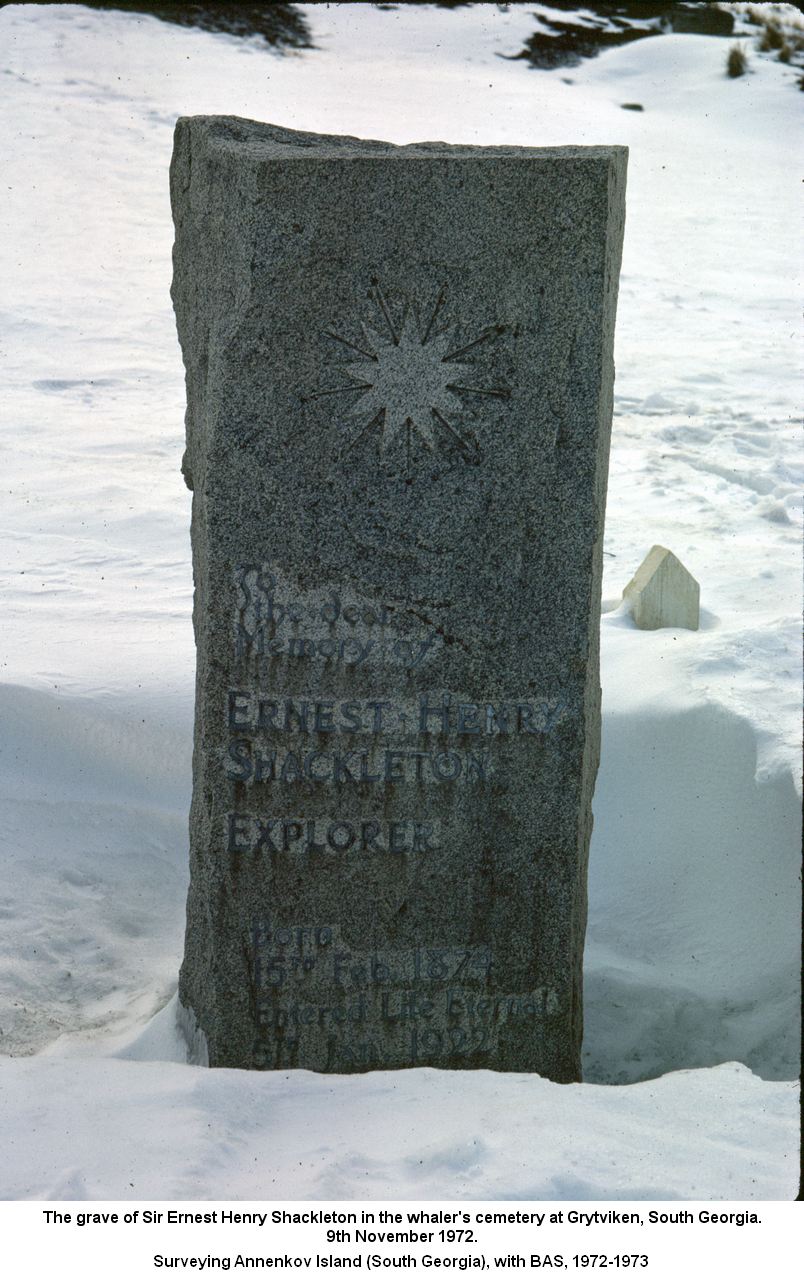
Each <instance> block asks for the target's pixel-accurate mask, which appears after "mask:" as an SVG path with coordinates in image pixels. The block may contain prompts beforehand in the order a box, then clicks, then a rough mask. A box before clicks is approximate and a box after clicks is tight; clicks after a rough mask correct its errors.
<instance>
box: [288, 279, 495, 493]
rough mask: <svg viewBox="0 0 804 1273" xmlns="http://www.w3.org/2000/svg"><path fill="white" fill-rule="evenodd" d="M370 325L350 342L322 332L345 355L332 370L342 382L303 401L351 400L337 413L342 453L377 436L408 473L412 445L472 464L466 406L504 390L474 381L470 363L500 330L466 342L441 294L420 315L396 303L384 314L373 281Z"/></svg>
mask: <svg viewBox="0 0 804 1273" xmlns="http://www.w3.org/2000/svg"><path fill="white" fill-rule="evenodd" d="M371 299H372V308H373V314H372V320H371V321H370V322H360V324H359V326H360V333H361V334H360V335H359V336H358V337H356V338H355V339H351V337H349V336H346V335H344V334H343V333H342V332H339V331H334V330H326V331H324V333H323V335H324V336H325V337H326V338H327V339H328V340H331V341H333V342H335V343H336V344H338V345H339V346H340V347H341V349H342V350H343V349H346V350H348V351H349V353H350V354H351V355H353V356H352V357H350V358H349V359H348V360H347V361H346V362H339V363H338V364H337V365H338V367H339V369H340V370H341V371H343V372H344V373H345V374H346V375H347V376H348V377H349V380H350V382H351V383H350V384H344V385H334V386H332V387H331V388H325V389H322V390H319V391H318V392H317V393H313V394H311V395H310V397H312V398H318V397H323V396H325V395H329V394H333V395H353V396H354V401H352V402H351V403H350V404H349V405H348V406H347V407H346V408H345V412H344V416H343V419H344V422H345V424H346V425H347V426H348V427H347V429H346V431H345V448H344V449H345V452H347V453H348V452H349V451H351V450H352V448H354V447H358V446H360V445H362V444H365V443H367V442H369V441H370V439H371V438H373V437H374V436H375V435H377V434H379V449H380V454H381V456H383V457H389V456H391V455H396V456H398V455H400V453H404V455H405V456H406V460H407V467H408V468H409V467H410V460H411V452H412V449H413V448H415V447H419V448H424V449H425V450H426V451H430V452H434V453H435V452H437V451H438V450H439V449H440V448H441V447H442V445H443V444H444V443H446V442H449V443H451V444H452V446H453V447H455V448H457V450H458V452H459V453H460V454H461V455H463V457H464V458H465V459H474V458H475V456H476V446H475V445H474V440H473V439H472V438H471V436H467V428H466V424H467V416H468V415H470V414H471V406H470V405H469V404H470V403H474V404H475V405H477V403H478V402H479V401H480V400H481V399H482V398H483V397H492V398H507V397H508V396H509V394H510V390H509V389H507V388H502V387H498V386H494V385H487V384H485V383H483V384H478V383H474V381H475V380H476V376H477V368H476V366H475V364H474V362H473V360H472V357H471V355H473V354H474V352H475V351H477V350H478V349H479V348H480V347H481V346H484V345H486V344H487V343H489V342H491V341H493V340H495V339H496V338H497V337H498V336H499V335H500V334H501V333H502V331H503V328H502V327H499V326H490V327H486V328H483V329H481V330H480V331H479V332H477V333H476V334H475V335H474V336H471V337H467V335H466V334H465V332H464V331H463V328H462V327H461V326H460V325H459V324H458V323H457V322H456V321H455V320H453V319H451V318H450V317H449V314H448V307H447V289H446V287H445V286H442V287H440V288H439V289H438V291H437V294H436V297H435V300H434V301H433V302H432V303H431V304H430V305H429V306H428V307H427V308H426V309H424V310H422V309H421V308H420V307H419V306H418V305H417V304H416V303H415V302H412V301H411V300H410V298H408V297H406V298H404V301H403V304H402V307H401V310H400V309H399V308H397V310H396V312H393V311H392V307H391V305H390V304H389V302H388V300H387V298H386V296H385V295H384V294H383V291H382V290H381V288H380V285H379V283H378V282H376V281H374V282H373V286H372V293H371Z"/></svg>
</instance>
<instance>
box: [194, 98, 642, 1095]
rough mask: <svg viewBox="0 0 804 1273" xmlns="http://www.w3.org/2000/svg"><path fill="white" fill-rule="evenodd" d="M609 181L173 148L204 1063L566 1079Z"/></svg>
mask: <svg viewBox="0 0 804 1273" xmlns="http://www.w3.org/2000/svg"><path fill="white" fill-rule="evenodd" d="M625 158H626V152H625V151H624V150H622V149H619V148H616V147H615V148H611V149H609V148H591V149H562V150H531V149H516V148H483V149H480V148H472V147H464V146H447V145H444V144H441V143H428V144H423V145H417V146H407V147H400V148H396V147H393V146H388V145H385V144H383V143H378V142H363V141H357V140H355V139H353V138H332V137H318V136H313V135H309V134H303V133H293V132H288V131H286V130H282V129H278V128H273V127H270V126H268V125H261V124H253V123H249V122H246V121H243V120H237V119H228V118H197V119H184V120H180V121H179V124H178V126H177V131H176V146H175V153H174V160H173V167H172V196H173V207H174V216H175V222H176V248H175V279H174V288H173V296H174V301H175V306H176V312H177V317H178V327H179V334H180V338H181V344H182V349H183V353H184V359H185V364H186V369H187V397H188V411H187V434H188V440H187V453H186V457H185V474H186V477H187V480H188V482H189V483H190V484H191V485H192V487H193V489H194V499H193V552H194V572H195V587H196V594H195V632H196V643H197V649H198V674H197V709H196V739H195V761H194V795H193V807H192V814H191V844H192V847H191V853H192V862H191V867H192V878H191V887H190V896H189V901H188V919H187V941H186V953H185V960H184V964H183V967H182V972H181V979H180V996H181V1001H182V1003H183V1005H184V1006H185V1008H186V1009H187V1010H188V1011H190V1012H192V1014H194V1017H195V1020H196V1022H197V1024H198V1027H199V1029H200V1031H202V1032H203V1035H204V1036H205V1038H206V1044H207V1048H208V1055H209V1059H210V1062H211V1063H212V1064H215V1065H238V1066H264V1067H288V1066H301V1067H308V1068H310V1069H316V1070H332V1071H353V1070H363V1069H370V1068H393V1067H398V1066H408V1065H415V1064H419V1065H437V1066H447V1067H454V1068H461V1067H490V1068H498V1069H506V1070H535V1071H538V1072H540V1073H542V1074H544V1075H547V1076H549V1077H551V1078H554V1079H558V1080H573V1079H577V1078H578V1077H579V1073H580V1067H579V1052H580V1038H581V962H582V950H583V938H584V927H585V922H586V858H587V847H588V840H589V832H590V826H591V814H590V805H591V797H592V788H593V784H594V777H595V771H596V768H597V759H598V734H599V688H598V618H599V589H600V564H601V535H602V529H603V513H604V502H605V488H606V471H607V452H608V438H609V428H610V420H611V392H612V376H613V367H612V335H613V325H614V312H615V302H616V293H617V279H618V270H619V259H620V247H621V239H622V227H623V204H624V180H625Z"/></svg>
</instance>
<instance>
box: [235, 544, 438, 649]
mask: <svg viewBox="0 0 804 1273" xmlns="http://www.w3.org/2000/svg"><path fill="white" fill-rule="evenodd" d="M234 583H235V610H234V620H233V638H234V652H235V657H236V659H237V660H238V661H244V660H248V659H252V658H257V659H259V660H276V659H287V660H289V661H296V660H299V659H311V660H314V661H318V660H323V661H324V662H334V663H342V664H345V665H347V666H350V667H360V666H361V665H363V664H366V663H388V664H389V665H390V666H391V667H402V668H415V667H418V666H419V665H420V664H421V663H422V662H424V661H425V660H426V659H428V658H429V657H431V656H432V655H433V654H435V653H436V652H437V651H439V650H440V649H441V646H442V644H443V641H442V638H441V636H440V635H439V634H438V633H436V632H433V631H424V632H423V631H421V629H419V628H418V627H417V628H416V630H415V631H410V622H409V621H407V623H406V622H404V620H403V616H402V615H401V614H400V612H399V608H398V607H396V606H394V605H393V604H386V603H384V602H381V603H378V604H370V603H366V602H362V601H360V600H357V599H352V598H349V597H346V596H344V594H343V592H342V591H341V592H339V591H334V590H333V589H331V588H330V589H317V590H313V591H311V592H309V593H308V594H306V595H305V596H303V597H300V596H299V595H298V594H296V593H294V591H293V590H292V589H291V588H290V586H289V585H288V583H287V582H286V581H283V580H281V579H280V578H279V576H278V574H277V572H276V571H275V570H274V569H273V568H272V567H271V566H270V565H268V564H266V563H256V564H255V563H248V562H245V563H242V564H241V565H238V566H236V567H235V570H234Z"/></svg>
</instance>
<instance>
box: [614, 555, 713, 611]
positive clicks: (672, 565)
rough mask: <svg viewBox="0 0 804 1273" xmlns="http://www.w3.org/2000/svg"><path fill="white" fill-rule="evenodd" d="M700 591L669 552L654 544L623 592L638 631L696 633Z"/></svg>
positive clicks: (696, 582) (688, 573)
mask: <svg viewBox="0 0 804 1273" xmlns="http://www.w3.org/2000/svg"><path fill="white" fill-rule="evenodd" d="M700 596H701V589H700V586H699V584H698V581H697V580H696V579H693V577H692V575H691V574H690V572H689V571H688V570H687V568H686V567H685V566H682V564H681V562H680V561H679V560H678V557H676V556H675V554H674V553H671V552H670V550H669V548H662V546H661V545H660V544H654V545H653V547H652V548H651V550H650V552H649V553H648V555H647V557H646V558H645V560H644V561H643V563H642V565H641V566H640V567H639V570H638V571H637V572H636V574H635V575H634V577H633V579H632V580H631V582H630V583H629V584H627V585H626V587H625V589H624V590H623V599H624V600H626V601H630V603H631V614H632V615H633V619H634V623H635V624H636V626H637V627H638V628H648V629H653V628H691V629H692V631H693V632H697V630H698V626H699V617H700Z"/></svg>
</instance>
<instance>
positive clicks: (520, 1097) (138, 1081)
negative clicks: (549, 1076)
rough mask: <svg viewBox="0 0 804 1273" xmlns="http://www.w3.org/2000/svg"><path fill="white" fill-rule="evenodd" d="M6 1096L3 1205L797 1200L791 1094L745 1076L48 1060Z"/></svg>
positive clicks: (4, 1070) (17, 1069)
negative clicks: (561, 1076)
mask: <svg viewBox="0 0 804 1273" xmlns="http://www.w3.org/2000/svg"><path fill="white" fill-rule="evenodd" d="M0 1084H2V1089H3V1097H4V1102H5V1103H6V1106H7V1108H8V1110H9V1114H8V1116H7V1117H6V1118H5V1119H4V1123H5V1128H4V1133H5V1144H6V1146H7V1150H8V1152H7V1153H6V1154H4V1155H3V1159H2V1161H1V1162H0V1196H2V1197H5V1198H12V1199H25V1198H60V1199H98V1198H108V1197H114V1198H124V1199H126V1200H128V1199H132V1200H133V1199H141V1198H160V1199H171V1198H187V1199H190V1198H216V1199H225V1200H229V1201H240V1200H244V1199H252V1198H262V1199H272V1198H279V1199H283V1200H285V1199H287V1200H291V1199H309V1198H313V1199H319V1200H320V1199H325V1198H326V1199H344V1198H363V1199H366V1200H374V1199H377V1200H379V1199H395V1198H407V1199H414V1198H424V1199H434V1198H453V1199H460V1198H486V1199H494V1198H506V1199H518V1198H523V1199H525V1198H540V1199H543V1200H546V1201H549V1200H552V1199H562V1198H563V1199H566V1198H572V1199H577V1200H583V1199H587V1198H589V1199H591V1198H594V1199H598V1200H616V1199H620V1198H640V1199H648V1198H662V1199H665V1200H671V1199H674V1198H709V1199H713V1200H714V1199H726V1198H728V1199H742V1198H758V1199H763V1198H779V1197H781V1198H791V1197H793V1195H794V1193H795V1189H796V1180H797V1158H796V1154H795V1148H794V1125H795V1107H796V1097H795V1092H794V1091H793V1084H791V1083H763V1082H762V1081H761V1079H757V1078H754V1077H753V1076H752V1075H751V1074H750V1073H749V1072H748V1071H747V1070H746V1069H745V1068H744V1067H742V1066H740V1065H735V1064H731V1065H724V1066H721V1067H719V1068H718V1069H714V1070H699V1071H697V1072H692V1073H680V1074H669V1075H666V1076H665V1077H664V1078H661V1079H657V1080H656V1081H655V1082H652V1083H643V1084H640V1085H639V1086H638V1087H629V1088H612V1087H595V1086H593V1085H591V1084H583V1085H575V1086H570V1087H560V1086H557V1085H555V1084H552V1083H549V1082H548V1081H547V1080H546V1079H541V1078H538V1077H537V1076H536V1075H524V1074H491V1073H488V1072H487V1071H482V1070H481V1071H476V1072H474V1073H470V1074H466V1073H464V1074H460V1075H458V1074H450V1073H446V1072H444V1071H439V1070H426V1069H422V1070H400V1071H397V1072H394V1073H389V1074H368V1075H361V1076H345V1075H338V1076H322V1075H315V1074H308V1073H306V1072H304V1071H301V1070H296V1071H292V1072H290V1073H270V1074H255V1073H252V1072H244V1071H238V1070H214V1071H211V1070H202V1069H197V1068H194V1067H188V1066H182V1065H169V1064H161V1065H153V1064H150V1065H149V1064H139V1065H138V1064H135V1063H134V1062H133V1061H122V1060H117V1061H104V1060H97V1059H92V1060H85V1061H82V1062H77V1061H71V1062H68V1061H64V1060H63V1059H59V1060H58V1061H56V1060H48V1059H44V1058H33V1059H30V1060H25V1061H15V1062H12V1061H7V1060H6V1061H0ZM470 1111H471V1113H470ZM781 1146H785V1147H786V1148H787V1149H788V1152H787V1153H785V1152H784V1151H782V1152H780V1147H781ZM691 1152H692V1154H693V1155H694V1163H693V1164H691V1162H690V1157H691Z"/></svg>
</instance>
